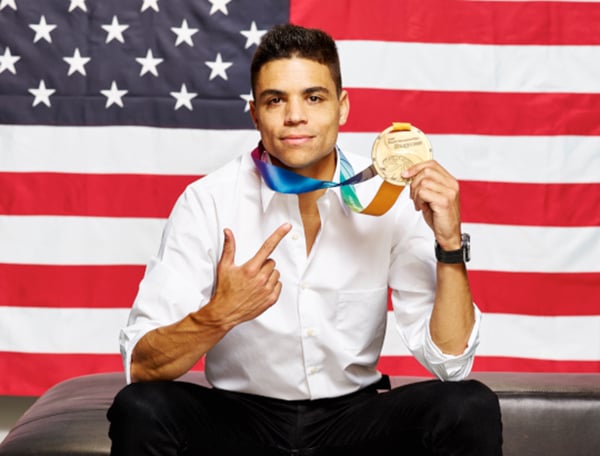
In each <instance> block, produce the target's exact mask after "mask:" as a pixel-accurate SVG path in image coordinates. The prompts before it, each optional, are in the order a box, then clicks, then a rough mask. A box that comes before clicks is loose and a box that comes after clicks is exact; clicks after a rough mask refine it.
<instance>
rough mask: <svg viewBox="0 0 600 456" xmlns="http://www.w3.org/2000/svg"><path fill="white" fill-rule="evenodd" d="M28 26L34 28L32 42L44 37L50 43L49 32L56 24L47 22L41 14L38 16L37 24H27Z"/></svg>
mask: <svg viewBox="0 0 600 456" xmlns="http://www.w3.org/2000/svg"><path fill="white" fill-rule="evenodd" d="M29 27H31V28H32V29H33V30H35V38H34V39H33V42H34V43H37V42H38V41H39V40H41V39H42V38H44V39H45V40H46V41H47V42H48V43H52V37H51V36H50V32H51V31H52V30H54V29H55V28H56V25H54V24H47V23H46V17H45V16H44V15H43V14H42V17H41V18H40V23H39V24H29Z"/></svg>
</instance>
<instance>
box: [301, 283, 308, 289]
mask: <svg viewBox="0 0 600 456" xmlns="http://www.w3.org/2000/svg"><path fill="white" fill-rule="evenodd" d="M307 288H308V285H306V283H305V282H302V283H301V284H300V289H301V290H306V289H307Z"/></svg>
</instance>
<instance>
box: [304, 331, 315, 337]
mask: <svg viewBox="0 0 600 456" xmlns="http://www.w3.org/2000/svg"><path fill="white" fill-rule="evenodd" d="M306 335H307V336H308V337H313V336H314V335H315V330H314V329H307V330H306Z"/></svg>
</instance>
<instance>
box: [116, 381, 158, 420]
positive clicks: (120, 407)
mask: <svg viewBox="0 0 600 456" xmlns="http://www.w3.org/2000/svg"><path fill="white" fill-rule="evenodd" d="M161 396H162V395H161V389H160V388H157V387H156V385H155V384H154V383H131V384H129V385H127V386H125V387H124V388H123V389H122V390H121V391H119V392H118V393H117V395H116V396H115V398H114V400H113V403H112V405H111V406H110V408H109V409H108V413H107V417H108V419H109V421H110V422H111V423H114V422H122V423H127V422H137V423H139V421H140V420H143V421H145V420H148V419H151V417H153V416H155V415H156V410H157V408H160V407H161V403H162V402H163V400H162V399H161Z"/></svg>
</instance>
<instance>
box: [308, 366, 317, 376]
mask: <svg viewBox="0 0 600 456" xmlns="http://www.w3.org/2000/svg"><path fill="white" fill-rule="evenodd" d="M308 372H309V373H310V375H315V374H316V373H317V372H319V369H318V368H317V367H311V368H310V370H309V371H308Z"/></svg>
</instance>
